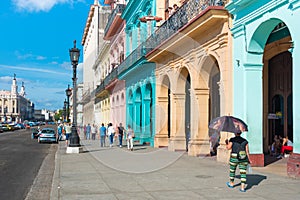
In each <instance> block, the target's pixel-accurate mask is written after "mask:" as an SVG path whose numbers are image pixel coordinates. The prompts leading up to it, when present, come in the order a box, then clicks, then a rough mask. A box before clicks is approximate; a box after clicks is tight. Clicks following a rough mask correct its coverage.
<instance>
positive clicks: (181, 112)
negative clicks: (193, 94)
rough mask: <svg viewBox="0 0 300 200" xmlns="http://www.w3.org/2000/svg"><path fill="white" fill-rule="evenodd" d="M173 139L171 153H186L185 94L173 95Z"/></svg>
mask: <svg viewBox="0 0 300 200" xmlns="http://www.w3.org/2000/svg"><path fill="white" fill-rule="evenodd" d="M171 102H172V103H171V105H172V107H171V137H170V143H169V146H168V149H169V150H170V151H178V150H180V151H185V150H186V144H185V143H186V140H185V93H177V94H172V95H171Z"/></svg>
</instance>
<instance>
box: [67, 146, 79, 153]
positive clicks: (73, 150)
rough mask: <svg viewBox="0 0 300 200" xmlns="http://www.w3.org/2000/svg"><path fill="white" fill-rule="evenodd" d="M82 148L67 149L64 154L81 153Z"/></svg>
mask: <svg viewBox="0 0 300 200" xmlns="http://www.w3.org/2000/svg"><path fill="white" fill-rule="evenodd" d="M82 152H83V148H82V147H67V151H66V153H82Z"/></svg>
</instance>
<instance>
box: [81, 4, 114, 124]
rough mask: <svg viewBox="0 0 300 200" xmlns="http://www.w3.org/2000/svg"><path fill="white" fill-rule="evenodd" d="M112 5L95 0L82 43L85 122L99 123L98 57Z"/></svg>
mask: <svg viewBox="0 0 300 200" xmlns="http://www.w3.org/2000/svg"><path fill="white" fill-rule="evenodd" d="M109 14H110V7H109V6H106V5H105V4H104V1H100V3H99V1H98V0H95V1H94V4H92V5H91V7H90V11H89V14H88V18H87V21H86V25H85V29H84V33H83V37H82V41H81V44H82V45H83V97H82V101H81V102H82V106H83V124H88V123H90V124H92V123H98V122H97V121H96V120H99V119H96V118H95V92H96V88H97V84H99V80H100V77H99V73H98V71H97V70H96V68H97V64H96V63H97V62H96V61H97V58H98V56H99V54H100V52H101V48H102V46H103V45H104V39H103V33H104V28H105V22H106V21H107V17H108V15H109Z"/></svg>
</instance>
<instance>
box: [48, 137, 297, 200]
mask: <svg viewBox="0 0 300 200" xmlns="http://www.w3.org/2000/svg"><path fill="white" fill-rule="evenodd" d="M64 145H65V144H64V142H61V143H60V144H59V149H58V151H57V153H56V158H55V159H56V166H55V172H54V176H53V183H52V191H51V200H56V199H63V200H69V199H72V200H73V199H80V200H85V199H86V200H94V199H95V200H96V199H97V200H99V199H105V200H106V199H130V200H132V199H172V200H173V199H214V200H215V199H241V198H247V199H280V200H282V199H299V198H300V191H299V185H300V180H297V179H291V178H288V177H286V176H283V175H277V174H273V173H271V172H270V171H268V170H267V167H266V168H264V169H262V168H260V169H258V168H254V169H253V174H250V175H248V176H247V177H248V180H247V183H248V186H247V191H246V192H245V193H242V192H239V190H238V188H239V186H236V187H235V188H233V189H230V188H228V187H227V186H226V184H225V183H226V182H227V181H228V172H229V166H228V165H227V164H222V163H219V162H216V161H215V160H214V158H211V157H206V158H198V157H191V156H187V155H186V154H185V153H182V152H170V151H167V150H166V149H155V148H152V147H149V146H135V147H134V151H133V152H131V151H128V150H127V148H126V147H125V146H124V147H123V148H119V147H117V146H114V147H112V148H109V147H105V148H101V147H100V145H99V141H98V140H96V141H93V140H81V145H82V146H83V150H84V152H83V153H80V154H66V147H65V146H64ZM282 162H284V160H283V161H282ZM271 167H273V166H271V165H270V166H269V168H271ZM271 170H272V168H271ZM239 178H240V177H239V175H238V176H237V178H236V183H239V181H240V180H239Z"/></svg>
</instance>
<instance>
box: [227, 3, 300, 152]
mask: <svg viewBox="0 0 300 200" xmlns="http://www.w3.org/2000/svg"><path fill="white" fill-rule="evenodd" d="M226 8H227V9H228V10H229V12H230V13H231V14H232V15H233V28H232V29H231V31H232V33H233V55H234V57H233V63H234V72H233V75H234V115H235V116H238V117H241V118H242V119H244V120H245V121H246V122H247V123H248V125H249V132H248V133H246V134H245V135H244V136H245V137H246V138H247V139H248V140H249V141H250V143H251V148H250V152H251V153H253V154H256V153H257V154H260V153H263V149H262V148H263V132H262V131H263V119H262V114H263V105H262V104H263V96H262V94H263V93H262V92H263V91H262V89H263V83H262V77H263V76H262V70H263V63H262V59H263V52H264V47H265V44H266V41H267V39H268V37H269V35H270V33H271V31H272V30H273V29H274V28H275V26H276V25H277V24H278V23H279V22H284V23H285V24H286V25H287V27H288V29H289V31H290V34H291V37H292V41H293V42H294V48H293V49H291V52H292V57H293V69H292V70H293V80H292V81H293V133H294V135H293V139H294V152H295V153H300V134H299V133H300V112H299V110H300V99H299V98H300V88H299V85H300V79H299V78H297V77H299V75H300V69H299V66H300V60H299V59H297V57H296V55H298V56H299V55H300V49H299V46H298V44H299V42H300V28H299V22H298V20H296V19H300V1H299V0H292V1H288V0H272V1H269V0H252V1H250V0H241V1H240V0H239V1H238V0H233V1H232V2H231V3H229V4H228V5H227V6H226Z"/></svg>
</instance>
